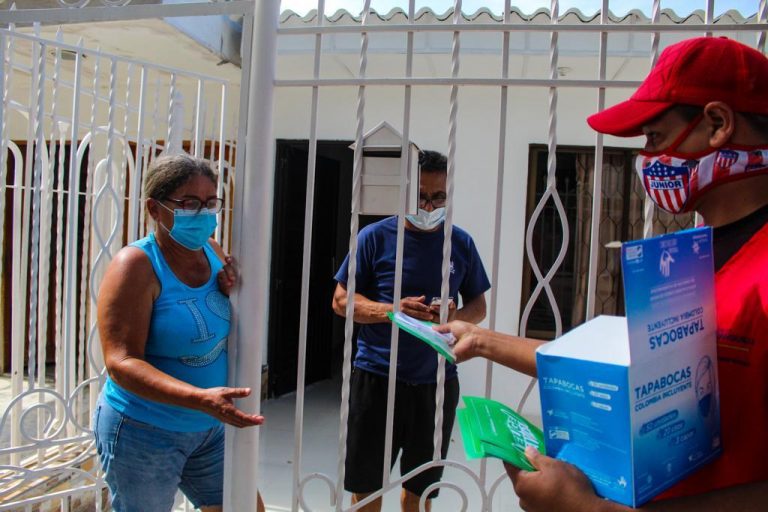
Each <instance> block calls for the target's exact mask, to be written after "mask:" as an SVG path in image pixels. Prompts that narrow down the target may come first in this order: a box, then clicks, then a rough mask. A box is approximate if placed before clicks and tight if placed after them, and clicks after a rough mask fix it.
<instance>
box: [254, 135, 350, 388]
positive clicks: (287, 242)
mask: <svg viewBox="0 0 768 512" xmlns="http://www.w3.org/2000/svg"><path fill="white" fill-rule="evenodd" d="M350 144H351V142H345V141H318V143H317V159H316V161H317V164H316V172H315V204H314V214H313V222H312V224H313V225H312V253H311V254H312V255H311V262H310V281H309V310H308V320H307V321H308V324H307V355H306V370H305V375H306V384H311V383H313V382H317V381H319V380H323V379H329V378H331V377H332V376H333V375H335V374H337V373H340V369H341V361H342V349H343V345H344V319H343V318H339V317H337V316H336V315H335V314H334V313H333V310H332V309H331V298H332V296H333V290H334V288H335V286H336V281H334V279H333V276H334V275H335V273H336V270H337V269H338V267H339V265H340V264H341V262H342V261H343V260H344V257H345V256H346V254H347V252H348V247H349V221H350V203H351V197H352V166H353V151H352V150H351V149H349V145H350ZM308 157H309V143H308V141H306V140H278V141H277V148H276V155H275V198H274V207H273V208H274V220H273V224H272V264H271V272H270V291H269V296H270V301H269V303H270V311H269V335H268V342H267V343H268V344H267V348H268V355H267V363H268V365H269V386H268V395H269V396H271V397H275V396H280V395H283V394H286V393H290V392H292V391H294V390H295V389H296V376H297V373H296V372H297V364H296V361H297V359H298V349H299V322H300V320H301V319H300V313H301V311H300V310H301V281H302V275H301V266H302V255H303V252H302V251H303V248H304V247H303V246H304V210H305V206H306V201H305V197H306V188H307V161H308Z"/></svg>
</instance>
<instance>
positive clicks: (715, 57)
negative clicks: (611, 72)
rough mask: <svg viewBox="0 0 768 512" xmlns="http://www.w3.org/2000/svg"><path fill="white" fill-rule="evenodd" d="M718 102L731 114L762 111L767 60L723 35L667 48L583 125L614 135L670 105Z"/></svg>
mask: <svg viewBox="0 0 768 512" xmlns="http://www.w3.org/2000/svg"><path fill="white" fill-rule="evenodd" d="M711 101H722V102H724V103H726V104H728V105H729V106H730V107H731V108H733V109H734V110H735V111H736V112H749V113H755V114H768V58H766V56H765V55H763V54H762V53H761V52H759V51H758V50H755V49H754V48H750V47H749V46H746V45H744V44H741V43H739V42H737V41H734V40H732V39H728V38H726V37H697V38H694V39H686V40H685V41H681V42H679V43H676V44H673V45H672V46H668V47H667V48H666V49H665V50H664V51H663V52H662V53H661V55H660V56H659V60H658V62H657V63H656V67H654V68H653V69H652V70H651V72H650V74H649V75H648V76H647V77H646V79H645V80H644V81H643V83H642V84H640V87H638V89H637V91H635V93H634V94H633V95H632V97H630V98H629V99H628V100H627V101H624V102H622V103H619V104H618V105H615V106H613V107H611V108H608V109H605V110H603V111H602V112H598V113H597V114H593V115H591V116H589V117H588V118H587V122H588V123H589V126H591V127H592V128H593V129H594V130H596V131H598V132H601V133H608V134H610V135H616V136H619V137H633V136H636V135H642V127H643V125H644V124H646V123H647V122H648V121H650V120H652V119H653V118H655V117H657V116H658V115H660V114H661V113H663V112H664V111H665V110H667V109H668V108H670V107H672V106H674V105H699V106H704V105H706V104H707V103H709V102H711Z"/></svg>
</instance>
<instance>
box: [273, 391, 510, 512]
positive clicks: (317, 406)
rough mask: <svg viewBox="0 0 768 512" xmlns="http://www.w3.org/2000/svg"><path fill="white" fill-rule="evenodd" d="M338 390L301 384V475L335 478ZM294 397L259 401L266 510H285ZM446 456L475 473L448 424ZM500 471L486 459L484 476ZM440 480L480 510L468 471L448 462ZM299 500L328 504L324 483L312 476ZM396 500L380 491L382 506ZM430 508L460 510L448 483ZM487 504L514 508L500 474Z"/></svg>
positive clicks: (321, 507) (388, 507) (391, 510)
mask: <svg viewBox="0 0 768 512" xmlns="http://www.w3.org/2000/svg"><path fill="white" fill-rule="evenodd" d="M340 395H341V393H340V382H339V381H335V380H334V381H323V382H320V383H317V384H314V385H312V386H310V387H308V388H307V391H306V394H305V409H304V438H303V455H302V461H301V464H302V470H301V478H304V477H306V476H307V475H309V474H311V473H314V472H317V473H322V474H324V475H327V476H328V477H330V478H331V480H333V481H334V482H335V480H336V474H337V463H338V442H339V402H340ZM295 399H296V397H295V395H293V394H291V395H287V396H284V397H281V398H278V399H273V400H269V401H267V402H265V403H264V405H263V408H262V412H263V414H264V416H265V417H266V419H267V422H266V424H265V425H264V426H263V427H262V435H261V440H260V449H261V456H260V464H259V481H260V487H261V490H262V494H263V496H264V500H265V502H266V504H267V509H268V510H270V511H285V510H291V495H292V481H293V462H294V461H293V458H294V454H293V446H294V432H293V425H294V417H295V403H296V402H295ZM448 459H449V460H453V461H456V462H458V463H460V464H463V465H465V466H467V467H468V468H470V469H471V470H472V472H473V473H474V474H475V475H477V474H478V473H479V471H480V464H479V462H477V461H467V460H466V457H465V456H464V448H463V446H462V444H461V436H460V434H459V431H458V427H455V428H454V432H453V435H452V436H451V448H450V450H449V453H448ZM396 467H397V466H396ZM502 473H503V468H502V466H501V463H500V462H499V461H497V460H490V461H489V463H488V475H489V477H488V478H489V479H490V478H493V479H495V478H497V477H498V476H500V475H501V474H502ZM392 476H393V479H395V478H397V477H399V473H398V472H397V469H395V470H394V471H393V475H392ZM443 480H444V481H448V482H451V483H453V484H456V485H457V486H459V487H460V488H461V489H463V490H464V491H465V492H466V495H467V500H468V503H467V506H466V509H465V510H467V511H470V512H471V511H475V510H480V505H479V504H480V502H481V499H480V491H479V490H478V486H477V484H476V483H475V482H474V480H473V479H472V477H470V476H469V475H468V474H467V473H465V472H463V471H461V470H458V469H452V468H449V469H446V471H445V476H444V478H443ZM486 487H490V485H487V486H486ZM304 500H305V503H306V505H307V507H308V508H307V510H312V511H330V510H334V508H333V507H332V506H331V504H330V494H329V492H328V486H327V485H326V484H325V483H323V482H321V481H319V480H314V481H312V482H310V483H309V484H308V485H307V486H306V488H305V490H304ZM344 500H345V501H344V503H345V506H348V503H349V496H348V495H345V497H344ZM398 500H399V490H392V491H390V492H388V493H387V494H386V495H385V496H384V507H383V510H384V512H395V511H398V510H399V509H400V507H399V501H398ZM432 510H434V511H436V512H437V511H440V512H442V511H454V510H456V511H458V510H462V500H461V498H460V496H459V495H458V494H456V493H455V492H453V491H451V490H450V489H443V490H442V491H441V494H440V496H439V497H438V498H437V499H436V500H435V503H434V504H433V508H432ZM493 510H504V511H512V512H514V511H519V510H520V508H519V507H518V505H517V499H516V498H515V496H514V493H513V492H512V487H511V485H510V484H509V482H508V481H507V480H506V478H505V480H504V481H503V482H502V483H501V485H500V487H499V490H498V491H497V492H496V497H495V499H494V502H493Z"/></svg>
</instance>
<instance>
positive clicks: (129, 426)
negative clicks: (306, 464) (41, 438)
mask: <svg viewBox="0 0 768 512" xmlns="http://www.w3.org/2000/svg"><path fill="white" fill-rule="evenodd" d="M216 180H217V176H216V174H215V173H214V172H213V171H212V170H211V168H210V167H209V166H208V164H207V163H206V162H205V161H204V160H202V159H197V158H192V157H190V156H188V155H177V156H168V157H162V158H158V159H157V160H155V161H154V162H153V165H152V167H151V168H150V170H149V171H148V172H147V176H146V179H145V184H144V194H145V197H146V198H147V199H146V207H147V211H148V213H149V215H150V216H151V217H152V219H153V220H154V222H155V225H156V229H155V231H154V232H153V233H150V234H149V236H147V237H146V238H143V239H141V240H138V241H137V242H134V243H132V244H131V245H129V246H128V247H124V248H123V249H122V250H120V252H118V253H117V255H116V256H115V257H114V259H113V260H112V262H111V263H110V264H109V267H108V268H107V271H106V274H105V276H104V280H103V281H102V285H101V289H100V290H99V298H98V304H97V314H98V325H99V336H100V338H101V346H102V351H103V353H104V361H105V365H106V368H107V373H108V375H107V378H106V382H105V385H104V389H103V390H102V393H101V396H100V399H99V405H98V407H97V408H96V411H95V413H94V418H93V430H94V434H95V437H96V448H97V451H98V454H99V460H100V461H101V465H102V469H103V470H104V474H105V479H106V481H107V485H108V486H109V489H110V492H111V496H112V507H113V508H114V510H116V511H118V512H140V511H141V512H143V511H152V512H161V511H170V510H171V509H172V508H173V502H174V496H175V494H176V491H177V490H178V489H181V490H182V491H183V492H184V494H185V495H186V496H187V497H188V498H189V499H190V501H192V503H193V504H194V506H195V507H197V508H200V509H201V510H203V511H204V512H214V511H218V510H221V505H222V501H223V500H222V489H223V474H224V473H223V468H224V428H223V424H224V423H228V424H230V425H234V426H236V427H240V428H242V427H250V426H253V425H260V424H261V423H263V421H264V418H263V417H262V416H258V415H254V414H247V413H245V412H243V411H241V410H239V409H238V408H237V407H236V406H235V405H234V399H235V398H240V397H244V396H248V395H249V394H250V392H251V391H250V389H248V388H229V387H226V384H227V354H226V352H227V338H228V336H229V328H230V310H229V299H228V298H227V296H226V295H224V294H223V293H222V290H224V291H225V292H226V293H227V294H228V293H229V289H230V288H231V286H232V285H233V284H234V279H233V270H232V268H231V264H230V262H229V260H228V259H227V258H225V256H224V253H223V251H222V250H221V247H219V245H218V244H217V243H216V242H215V241H214V240H213V239H210V238H209V237H210V236H211V234H212V233H213V230H214V229H215V228H216V214H217V213H218V212H219V211H220V210H221V207H222V203H223V200H222V199H221V198H218V197H216ZM259 505H260V507H259V509H260V510H262V509H263V505H261V503H259Z"/></svg>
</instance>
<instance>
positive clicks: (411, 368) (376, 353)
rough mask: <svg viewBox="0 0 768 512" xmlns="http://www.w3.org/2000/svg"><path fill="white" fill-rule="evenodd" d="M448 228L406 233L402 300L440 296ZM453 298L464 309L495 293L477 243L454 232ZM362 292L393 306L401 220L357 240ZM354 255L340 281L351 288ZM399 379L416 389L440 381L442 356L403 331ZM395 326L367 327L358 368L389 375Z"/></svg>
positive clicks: (451, 371)
mask: <svg viewBox="0 0 768 512" xmlns="http://www.w3.org/2000/svg"><path fill="white" fill-rule="evenodd" d="M444 238H445V236H444V234H443V228H442V226H441V228H440V229H438V230H437V231H433V232H424V231H410V230H407V229H406V230H405V245H404V248H403V280H402V283H403V286H402V293H401V295H402V297H419V296H421V295H424V296H426V301H427V303H429V302H430V301H431V299H432V297H439V296H440V284H441V282H442V260H443V240H444ZM451 239H452V240H451V242H452V246H451V254H452V258H451V278H450V290H451V291H450V295H451V296H452V297H453V298H454V302H456V304H457V307H458V298H459V294H460V295H461V298H462V301H466V300H470V299H473V298H475V297H477V296H478V295H480V294H482V293H484V292H485V291H487V290H488V289H489V288H490V287H491V283H490V282H489V281H488V276H487V275H486V273H485V269H484V268H483V263H482V261H480V255H479V254H478V253H477V248H476V247H475V243H474V241H472V237H470V236H469V234H468V233H467V232H466V231H464V230H463V229H461V228H458V227H456V226H454V227H453V235H452V237H451ZM357 242H358V245H357V247H358V249H357V276H356V284H355V288H356V292H357V293H360V294H361V295H363V296H364V297H366V298H368V299H370V300H372V301H375V302H388V303H390V304H391V303H392V296H393V294H394V286H395V255H396V249H397V217H389V218H386V219H384V220H382V221H379V222H376V223H374V224H371V225H369V226H366V227H365V228H363V229H362V230H361V231H360V233H359V234H358V237H357ZM348 264H349V255H347V257H346V258H345V259H344V263H342V264H341V267H340V268H339V271H338V272H337V273H336V276H335V279H336V281H338V282H340V283H342V284H344V285H345V286H346V284H347V274H348ZM399 336H400V337H399V340H400V341H399V345H398V354H397V355H398V357H397V379H398V380H399V381H403V382H408V383H411V384H425V383H434V382H435V381H436V380H437V353H436V352H435V351H434V350H433V349H432V348H431V347H430V346H429V345H427V344H426V343H424V342H422V341H419V340H418V339H416V338H414V337H413V336H411V335H410V334H408V333H406V332H403V331H400V335H399ZM390 340H391V324H390V323H389V322H386V323H378V324H363V325H362V326H361V327H360V333H359V335H358V338H357V356H356V357H355V366H356V367H358V368H360V369H362V370H366V371H370V372H373V373H376V374H379V375H388V374H389V354H390V350H389V349H390ZM455 376H456V365H452V364H449V363H446V378H452V377H455Z"/></svg>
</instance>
